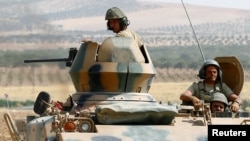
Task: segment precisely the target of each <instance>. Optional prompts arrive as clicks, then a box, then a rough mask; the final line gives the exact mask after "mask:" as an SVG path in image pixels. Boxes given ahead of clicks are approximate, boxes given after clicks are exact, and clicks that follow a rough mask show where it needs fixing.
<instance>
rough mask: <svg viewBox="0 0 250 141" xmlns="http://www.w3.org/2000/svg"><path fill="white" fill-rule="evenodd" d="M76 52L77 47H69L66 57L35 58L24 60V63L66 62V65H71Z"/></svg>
mask: <svg viewBox="0 0 250 141" xmlns="http://www.w3.org/2000/svg"><path fill="white" fill-rule="evenodd" d="M77 53H78V50H77V48H70V49H69V56H68V58H57V59H35V60H24V63H34V62H66V66H67V67H71V65H72V63H73V61H74V59H75V56H76V54H77Z"/></svg>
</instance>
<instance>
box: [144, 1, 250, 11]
mask: <svg viewBox="0 0 250 141" xmlns="http://www.w3.org/2000/svg"><path fill="white" fill-rule="evenodd" d="M141 1H161V2H174V3H180V4H181V0H141ZM183 2H184V3H189V4H196V5H204V6H214V7H224V8H237V9H245V10H250V0H183Z"/></svg>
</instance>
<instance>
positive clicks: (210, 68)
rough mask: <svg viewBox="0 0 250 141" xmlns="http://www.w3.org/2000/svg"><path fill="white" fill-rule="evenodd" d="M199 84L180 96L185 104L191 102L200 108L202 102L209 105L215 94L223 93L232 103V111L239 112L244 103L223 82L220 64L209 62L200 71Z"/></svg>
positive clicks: (193, 85) (194, 84)
mask: <svg viewBox="0 0 250 141" xmlns="http://www.w3.org/2000/svg"><path fill="white" fill-rule="evenodd" d="M198 76H199V77H200V79H203V80H202V81H199V82H193V84H192V85H191V86H190V87H189V88H188V89H187V90H186V91H184V92H183V93H182V94H181V95H180V99H181V100H182V101H183V104H185V103H186V102H191V104H192V105H194V106H195V108H199V107H200V106H201V105H202V103H201V101H200V100H204V102H207V103H209V102H210V100H211V96H212V94H214V93H215V92H221V93H223V94H224V95H225V96H226V97H227V99H228V101H230V102H231V106H230V108H231V111H232V112H238V111H239V108H240V105H241V103H242V101H241V99H240V98H239V97H238V95H237V94H235V93H234V92H233V91H232V90H231V89H230V88H229V87H228V86H227V85H226V84H225V83H224V82H222V72H221V69H220V66H219V64H218V62H216V61H215V60H207V61H205V62H204V63H203V66H202V67H201V69H200V70H199V75H198Z"/></svg>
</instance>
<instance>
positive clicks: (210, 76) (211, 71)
mask: <svg viewBox="0 0 250 141" xmlns="http://www.w3.org/2000/svg"><path fill="white" fill-rule="evenodd" d="M217 73H218V72H217V69H216V67H215V66H208V67H207V68H206V79H207V80H208V81H216V78H217Z"/></svg>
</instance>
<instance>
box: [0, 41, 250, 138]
mask: <svg viewBox="0 0 250 141" xmlns="http://www.w3.org/2000/svg"><path fill="white" fill-rule="evenodd" d="M215 59H216V60H217V61H218V62H219V63H220V65H221V67H222V71H223V79H224V80H225V82H226V83H227V84H228V85H229V86H230V87H231V88H232V90H233V91H234V92H235V93H237V94H240V91H241V89H242V86H243V82H244V73H243V68H242V66H241V63H240V62H239V61H238V59H237V58H236V57H232V56H229V57H217V58H215ZM50 61H65V62H66V66H68V67H69V75H70V77H71V79H72V82H73V84H74V87H75V93H73V94H65V95H70V96H69V97H68V99H66V100H65V102H58V101H56V100H53V94H49V93H47V92H46V90H44V91H42V92H40V93H39V94H38V96H37V98H36V101H35V104H34V108H33V110H34V112H35V113H36V114H37V116H28V117H27V119H24V120H23V121H22V124H17V122H16V121H14V120H13V118H12V117H11V116H10V114H8V113H6V114H5V115H4V117H5V121H6V123H7V125H8V127H9V130H10V134H11V137H12V139H13V141H44V140H46V141H84V140H88V141H120V140H123V141H138V140H143V141H149V140H150V141H179V140H186V141H196V140H197V141H203V140H207V132H208V128H207V126H208V125H213V124H238V125H241V124H247V122H248V121H249V115H248V114H246V113H244V112H239V113H237V114H235V113H231V112H228V113H220V114H216V113H215V114H214V113H213V114H212V113H211V111H210V108H209V106H208V105H207V104H206V103H204V105H203V106H202V107H203V108H201V109H199V110H198V111H197V110H196V109H194V108H193V106H186V105H177V104H166V103H161V102H158V101H157V100H155V98H154V97H153V96H152V95H151V94H150V93H149V90H150V87H151V84H152V83H153V81H154V79H155V76H156V70H155V68H154V65H153V63H152V60H151V58H150V55H149V53H148V51H147V48H146V47H145V46H141V47H140V48H139V47H138V46H137V45H136V43H135V41H134V40H133V39H131V38H129V37H109V38H107V39H105V40H104V42H103V43H102V44H101V45H99V44H97V43H96V42H85V43H82V44H81V46H80V47H79V49H78V48H71V49H70V51H69V56H68V58H62V59H45V60H25V63H31V62H50ZM231 74H236V75H231ZM229 76H230V79H228V77H229ZM222 116H226V118H225V117H223V118H222ZM19 123H20V120H19Z"/></svg>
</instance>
